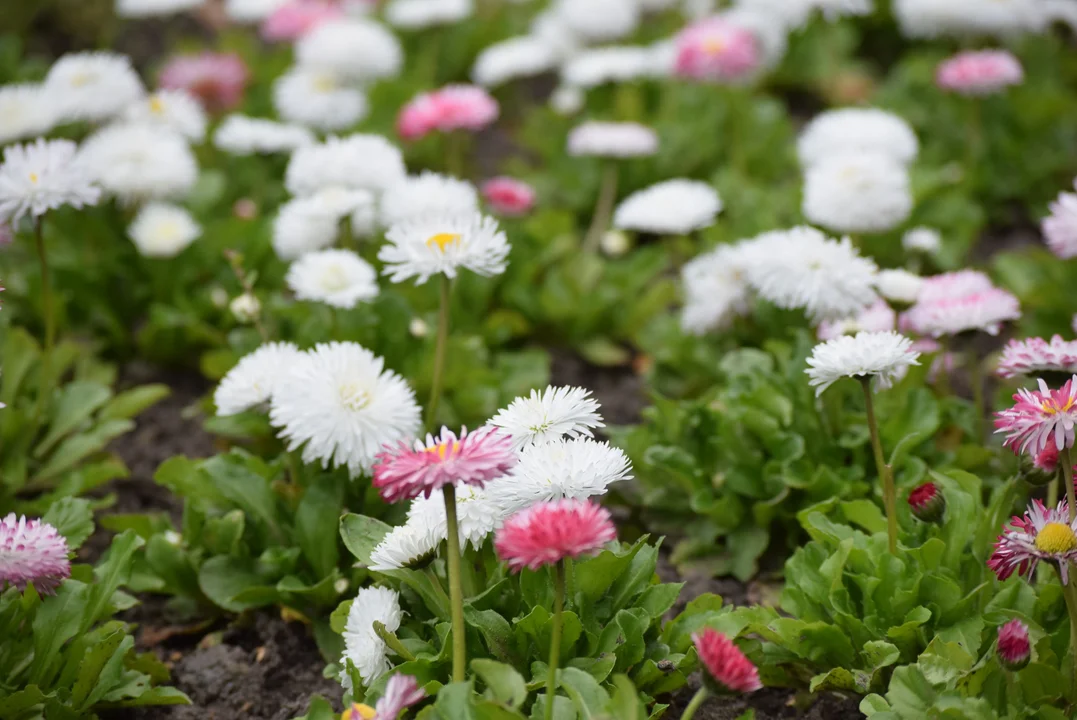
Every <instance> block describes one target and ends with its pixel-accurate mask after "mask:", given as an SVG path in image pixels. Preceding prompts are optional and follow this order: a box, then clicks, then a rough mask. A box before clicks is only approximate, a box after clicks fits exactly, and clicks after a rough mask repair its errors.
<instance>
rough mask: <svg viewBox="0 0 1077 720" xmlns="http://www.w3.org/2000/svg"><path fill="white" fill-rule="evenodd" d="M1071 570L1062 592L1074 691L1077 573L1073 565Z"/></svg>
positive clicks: (1076, 682)
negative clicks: (1067, 613) (1075, 583)
mask: <svg viewBox="0 0 1077 720" xmlns="http://www.w3.org/2000/svg"><path fill="white" fill-rule="evenodd" d="M1063 562H1067V561H1065V560H1064V561H1063ZM1070 571H1071V572H1070V581H1069V582H1068V583H1066V584H1065V585H1063V587H1062V592H1063V595H1064V596H1065V598H1066V610H1067V611H1068V612H1069V616H1070V659H1071V660H1072V663H1073V667H1072V675H1071V677H1070V681H1071V683H1072V685H1071V686H1070V691H1071V692H1073V691H1074V690H1077V588H1075V587H1074V585H1073V583H1074V582H1075V581H1077V574H1075V573H1073V572H1072V571H1073V568H1072V567H1071V568H1070Z"/></svg>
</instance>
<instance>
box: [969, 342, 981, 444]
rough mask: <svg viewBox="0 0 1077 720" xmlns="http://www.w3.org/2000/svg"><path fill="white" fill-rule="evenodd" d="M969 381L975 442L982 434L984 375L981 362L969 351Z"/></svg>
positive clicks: (979, 440)
mask: <svg viewBox="0 0 1077 720" xmlns="http://www.w3.org/2000/svg"><path fill="white" fill-rule="evenodd" d="M970 358H971V360H970V362H969V383H970V384H971V385H972V406H973V407H974V408H975V410H976V415H975V416H974V417H973V419H972V428H973V432H975V433H976V436H975V438H974V439H975V440H976V442H981V441H982V440H983V436H984V376H983V363H982V362H981V361H980V358H979V357H977V356H976V355H975V354H974V353H970Z"/></svg>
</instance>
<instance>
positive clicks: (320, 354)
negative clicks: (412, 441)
mask: <svg viewBox="0 0 1077 720" xmlns="http://www.w3.org/2000/svg"><path fill="white" fill-rule="evenodd" d="M419 415H420V411H419V405H418V404H417V403H416V402H415V392H414V391H413V390H412V389H411V388H410V387H408V384H407V382H406V381H405V380H404V379H403V378H402V377H400V376H399V375H397V374H396V373H395V372H393V371H391V370H386V369H385V361H384V360H383V359H382V358H380V357H377V356H376V355H374V353H372V352H370V351H369V350H367V349H366V348H364V347H362V346H361V345H359V344H357V343H353V342H345V343H338V342H333V343H322V344H319V345H317V346H315V347H314V348H313V349H312V350H308V351H307V352H305V353H303V355H302V356H301V357H300V358H299V359H298V361H297V362H295V363H294V364H293V367H292V369H291V371H290V372H289V373H288V375H287V377H286V378H284V380H282V382H281V383H280V385H279V386H278V387H277V388H276V390H275V391H274V393H273V398H272V405H271V408H270V412H269V419H270V421H271V422H272V423H273V425H275V426H276V427H279V428H281V430H280V433H279V435H280V437H281V439H283V440H285V441H287V443H288V450H289V451H292V450H295V449H296V448H298V447H300V446H302V447H303V462H307V463H311V462H315V461H320V462H321V463H322V466H323V467H325V466H329V465H332V466H334V467H337V466H341V465H347V467H348V470H349V471H350V472H351V474H352V475H358V474H360V473H361V472H363V473H365V472H369V471H370V469H371V467H372V465H373V464H374V457H375V456H376V455H377V454H378V453H379V452H381V449H382V447H384V446H385V445H389V444H392V443H397V442H400V441H402V440H406V439H408V438H411V437H414V436H415V433H417V432H418V430H419Z"/></svg>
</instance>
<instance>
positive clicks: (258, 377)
mask: <svg viewBox="0 0 1077 720" xmlns="http://www.w3.org/2000/svg"><path fill="white" fill-rule="evenodd" d="M301 356H302V353H300V351H299V348H297V347H296V346H295V345H293V344H292V343H288V342H274V343H267V344H265V345H262V346H261V347H260V348H258V349H257V350H255V351H254V352H252V353H249V354H247V355H244V356H243V358H242V359H241V360H240V361H239V362H238V363H237V364H236V366H235V367H233V368H232V369H231V370H229V371H228V374H226V375H225V376H224V378H222V379H221V383H220V385H218V386H217V390H216V392H214V394H213V404H214V405H216V406H217V415H218V416H220V417H223V416H226V415H235V414H237V413H241V412H244V411H246V410H250V409H252V408H257V407H259V406H262V405H265V404H266V403H268V402H269V399H270V398H271V397H272V396H273V390H274V389H275V388H276V387H277V383H279V382H280V381H281V379H282V378H284V377H287V375H288V372H289V371H290V370H291V367H292V365H293V364H294V363H295V362H297V361H298V360H299V358H300V357H301Z"/></svg>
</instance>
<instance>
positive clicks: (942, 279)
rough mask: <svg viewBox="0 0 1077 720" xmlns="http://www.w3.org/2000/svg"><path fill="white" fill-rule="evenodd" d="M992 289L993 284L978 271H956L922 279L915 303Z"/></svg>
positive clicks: (936, 300)
mask: <svg viewBox="0 0 1077 720" xmlns="http://www.w3.org/2000/svg"><path fill="white" fill-rule="evenodd" d="M994 287H995V284H994V283H992V282H991V278H989V277H987V276H986V275H984V274H983V273H982V272H980V271H979V270H958V271H957V272H949V273H942V274H941V275H932V276H930V277H926V278H924V281H923V283H921V284H920V292H919V293H918V294H917V296H916V301H917V302H922V303H932V302H938V301H939V300H950V299H953V298H959V297H965V296H966V295H975V294H976V293H981V292H986V291H988V290H991V289H993V288H994Z"/></svg>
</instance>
